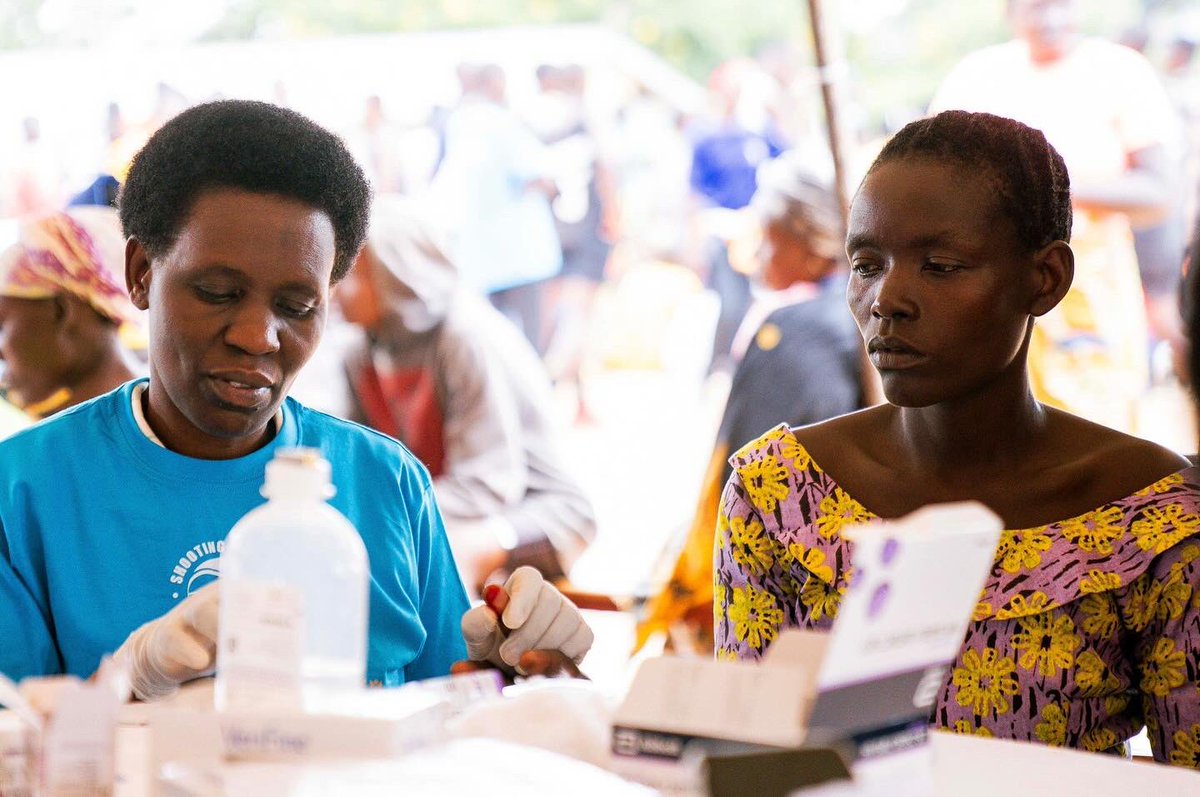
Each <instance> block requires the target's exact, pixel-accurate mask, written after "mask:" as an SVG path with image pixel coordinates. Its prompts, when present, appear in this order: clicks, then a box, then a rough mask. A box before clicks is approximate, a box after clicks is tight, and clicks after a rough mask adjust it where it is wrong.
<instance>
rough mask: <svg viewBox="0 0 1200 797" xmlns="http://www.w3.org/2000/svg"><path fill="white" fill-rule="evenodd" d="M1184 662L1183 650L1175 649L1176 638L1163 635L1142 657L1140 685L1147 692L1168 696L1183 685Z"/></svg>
mask: <svg viewBox="0 0 1200 797" xmlns="http://www.w3.org/2000/svg"><path fill="white" fill-rule="evenodd" d="M1184 664H1185V657H1184V654H1183V651H1182V650H1176V649H1175V642H1174V640H1172V639H1170V638H1169V637H1161V638H1160V639H1159V640H1158V641H1157V642H1155V643H1154V647H1153V648H1152V649H1151V650H1150V653H1149V654H1148V655H1147V656H1146V657H1145V658H1144V659H1142V682H1141V684H1139V685H1140V686H1141V688H1142V690H1143V691H1145V692H1149V693H1150V694H1152V695H1155V696H1157V697H1166V696H1167V695H1168V694H1170V693H1171V690H1172V689H1174V688H1175V687H1177V686H1183V682H1184V680H1185V678H1184V674H1183V668H1184Z"/></svg>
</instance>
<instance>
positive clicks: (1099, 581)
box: [1079, 570, 1121, 595]
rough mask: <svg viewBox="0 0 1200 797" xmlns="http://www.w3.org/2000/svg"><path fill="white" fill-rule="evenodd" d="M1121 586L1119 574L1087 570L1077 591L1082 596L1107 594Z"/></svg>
mask: <svg viewBox="0 0 1200 797" xmlns="http://www.w3.org/2000/svg"><path fill="white" fill-rule="evenodd" d="M1119 586H1121V575H1120V573H1101V572H1100V571H1099V570H1089V571H1088V574H1087V576H1086V577H1084V578H1083V579H1082V580H1081V581H1080V582H1079V591H1080V593H1082V594H1084V595H1091V594H1093V593H1096V592H1108V591H1109V590H1110V589H1116V588H1117V587H1119Z"/></svg>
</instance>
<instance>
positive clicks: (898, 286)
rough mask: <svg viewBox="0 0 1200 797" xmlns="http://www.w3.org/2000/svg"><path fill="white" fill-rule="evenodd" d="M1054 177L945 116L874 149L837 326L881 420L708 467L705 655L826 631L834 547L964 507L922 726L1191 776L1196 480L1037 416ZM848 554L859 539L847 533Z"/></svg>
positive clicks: (783, 440)
mask: <svg viewBox="0 0 1200 797" xmlns="http://www.w3.org/2000/svg"><path fill="white" fill-rule="evenodd" d="M1071 215H1072V214H1071V189H1070V180H1069V177H1068V174H1067V169H1066V165H1065V164H1064V162H1063V159H1062V157H1061V156H1060V155H1059V154H1058V153H1057V152H1056V151H1055V150H1054V148H1053V147H1052V146H1050V144H1049V143H1048V142H1047V140H1046V137H1045V136H1044V135H1043V134H1042V133H1041V132H1040V131H1037V130H1034V129H1032V128H1030V127H1027V126H1026V125H1023V124H1021V123H1020V122H1016V121H1013V120H1011V119H1004V118H1001V117H998V116H993V115H990V114H982V113H967V112H963V111H947V112H944V113H941V114H939V115H937V116H935V117H933V118H931V119H925V120H921V121H918V122H913V123H912V124H910V125H908V126H907V127H905V128H904V129H902V130H901V131H900V132H899V133H897V134H896V135H895V136H894V137H893V138H892V139H891V140H890V141H889V142H888V143H887V145H886V146H885V147H884V148H883V150H882V152H881V153H880V155H879V156H878V158H877V159H876V160H875V162H874V164H873V165H872V166H871V168H870V170H869V171H868V172H867V176H866V177H865V178H864V179H863V182H862V184H861V185H860V186H859V189H858V192H857V194H856V196H855V197H854V200H853V203H852V206H851V211H850V221H849V225H848V230H847V237H846V253H847V255H848V257H849V260H850V269H851V274H850V281H849V285H848V287H847V298H848V304H849V306H850V310H851V313H852V315H853V316H854V319H855V321H856V323H857V325H858V328H859V331H860V333H861V335H862V338H863V340H864V342H865V343H866V344H867V350H868V352H869V355H870V358H871V361H872V364H873V365H874V366H875V368H876V370H877V371H878V372H879V375H880V378H881V381H882V384H883V391H884V395H885V397H886V398H887V403H885V404H881V405H878V406H876V407H871V408H870V409H866V410H862V411H860V412H856V413H851V414H849V415H843V416H841V417H839V418H834V419H832V420H829V421H825V422H823V423H818V424H814V425H811V426H805V427H800V428H795V429H793V428H792V427H790V426H788V425H786V424H781V425H779V426H777V427H776V428H775V429H773V430H771V431H769V432H767V433H766V434H765V435H762V436H761V437H759V438H758V439H757V440H755V441H754V442H752V443H751V444H749V445H747V446H745V447H744V448H743V449H742V450H741V451H739V452H738V453H737V454H736V455H734V457H733V458H732V461H731V463H732V465H733V475H732V476H730V479H729V481H728V483H727V484H726V487H725V492H724V494H723V496H722V504H721V517H720V521H719V524H718V532H717V552H716V562H715V576H714V578H715V580H716V587H715V593H716V601H715V606H714V613H715V621H716V633H715V638H716V652H717V655H718V656H719V657H723V658H732V659H750V660H754V659H758V658H760V657H761V656H762V655H763V653H764V652H765V651H766V650H767V649H768V648H769V647H770V646H771V644H772V642H773V641H774V640H775V639H776V637H777V635H778V633H779V631H780V629H781V628H784V627H801V628H807V629H812V630H816V631H824V630H828V629H829V627H830V626H831V624H832V623H833V621H834V618H835V617H836V616H837V613H838V608H839V605H840V601H841V596H842V594H843V593H844V592H845V590H846V585H847V583H848V581H849V579H850V578H851V572H850V567H849V565H850V561H851V556H852V549H853V546H854V543H853V542H852V541H851V539H849V538H848V537H849V535H846V534H844V531H845V530H846V529H847V527H849V526H856V525H859V524H863V523H867V522H869V521H871V520H872V519H875V518H896V517H900V516H902V515H905V514H908V513H909V512H912V511H913V510H915V509H918V508H920V507H923V506H926V505H929V504H937V503H946V502H953V501H967V500H974V501H979V502H981V503H983V504H984V505H986V506H987V507H989V508H990V509H991V510H992V511H994V512H995V513H996V514H997V515H999V517H1000V518H1001V519H1002V520H1003V521H1004V525H1005V528H1006V529H1007V531H1005V532H1004V533H1003V534H1002V535H1001V538H1000V543H999V545H998V547H997V550H996V554H995V562H994V564H993V566H992V569H991V572H990V573H989V575H988V576H987V579H986V581H985V585H984V588H983V590H982V593H981V595H980V597H979V603H978V606H977V607H976V610H975V612H974V616H973V618H972V621H971V622H970V624H969V625H968V629H967V633H966V636H965V638H964V639H963V643H962V647H961V648H960V650H959V653H958V655H957V657H956V660H955V661H954V662H953V664H952V666H951V667H950V668H949V670H948V672H947V673H946V677H945V680H944V682H943V684H942V687H941V690H940V693H939V695H938V699H937V700H936V702H935V705H934V711H933V714H932V716H931V717H930V721H931V722H932V723H933V724H934V725H936V726H937V727H940V728H944V729H947V730H951V731H955V732H958V733H969V734H976V735H983V736H994V737H997V738H1004V739H1015V740H1020V741H1029V742H1036V743H1042V744H1048V745H1055V746H1066V747H1074V748H1080V749H1083V750H1089V751H1096V752H1112V753H1120V752H1124V746H1125V742H1126V740H1127V739H1129V738H1130V737H1132V736H1133V735H1135V734H1136V733H1138V732H1139V731H1140V730H1141V728H1142V727H1143V725H1144V726H1145V727H1146V728H1147V730H1148V733H1149V737H1150V742H1151V746H1152V747H1153V750H1154V756H1155V758H1156V759H1157V760H1159V761H1163V762H1168V763H1172V764H1177V765H1180V766H1187V767H1194V768H1198V767H1200V755H1198V751H1200V745H1198V744H1197V741H1200V688H1198V687H1200V673H1198V672H1197V671H1196V669H1195V666H1194V663H1195V662H1196V661H1197V660H1198V658H1200V604H1197V602H1196V600H1195V596H1196V595H1197V594H1200V472H1198V471H1197V470H1196V469H1195V468H1193V467H1191V466H1190V465H1189V463H1188V461H1187V460H1186V459H1185V458H1184V457H1182V456H1180V455H1179V454H1176V453H1174V452H1171V451H1169V450H1167V449H1165V448H1162V447H1161V446H1157V445H1154V444H1153V443H1149V442H1147V441H1145V440H1141V439H1139V438H1136V437H1131V436H1129V435H1126V434H1123V433H1121V432H1118V431H1115V430H1113V429H1109V428H1106V427H1104V426H1100V425H1098V424H1095V423H1092V422H1090V421H1087V420H1084V419H1082V418H1079V417H1077V416H1074V415H1070V414H1068V413H1066V412H1063V411H1061V410H1058V409H1055V408H1053V407H1050V406H1047V405H1045V404H1042V403H1041V402H1039V401H1037V400H1036V399H1035V398H1034V396H1033V392H1032V390H1031V386H1030V380H1029V375H1028V373H1027V370H1026V358H1027V356H1028V353H1029V345H1030V338H1031V335H1032V332H1033V330H1034V328H1035V326H1036V324H1037V323H1038V322H1039V321H1040V320H1041V319H1042V318H1043V317H1044V316H1045V315H1046V314H1047V313H1049V312H1050V311H1051V310H1053V309H1054V307H1055V306H1056V305H1058V304H1059V303H1060V302H1061V301H1062V300H1063V297H1064V296H1065V295H1066V294H1067V292H1068V290H1069V289H1070V285H1071V278H1072V276H1073V272H1074V266H1075V262H1074V255H1073V252H1072V249H1071V246H1070V244H1069V243H1068V241H1069V240H1070V238H1071ZM860 533H863V534H869V533H871V530H870V528H869V527H868V528H866V529H862V530H861V532H860Z"/></svg>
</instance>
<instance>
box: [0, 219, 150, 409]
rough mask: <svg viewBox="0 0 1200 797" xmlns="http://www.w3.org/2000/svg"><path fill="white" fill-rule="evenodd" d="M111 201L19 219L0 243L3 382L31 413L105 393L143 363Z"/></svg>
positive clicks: (137, 318) (10, 395)
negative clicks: (16, 233)
mask: <svg viewBox="0 0 1200 797" xmlns="http://www.w3.org/2000/svg"><path fill="white" fill-rule="evenodd" d="M124 269H125V238H124V236H122V235H121V224H120V221H119V220H118V218H117V213H116V211H115V210H113V209H111V208H72V209H70V210H69V211H66V212H59V213H54V214H53V215H49V216H45V217H43V218H40V219H37V220H35V221H32V222H30V223H28V224H25V225H23V226H22V227H21V231H20V239H19V240H18V241H17V243H15V244H13V245H12V246H10V247H9V248H8V249H6V250H5V251H4V252H3V253H0V364H2V365H3V376H0V387H2V388H3V390H4V392H5V394H6V396H7V398H8V400H9V401H10V402H12V403H13V404H15V405H16V406H18V407H20V408H22V409H23V410H24V411H25V412H26V413H27V414H28V415H30V416H31V417H32V418H34V419H40V418H44V417H46V416H48V415H51V414H53V413H55V412H58V411H59V410H63V409H66V408H67V407H71V406H74V405H76V404H79V403H81V402H84V401H87V400H88V399H90V398H94V397H96V396H99V395H100V394H102V393H107V392H108V391H110V390H112V389H113V388H115V387H117V386H118V385H120V384H122V383H123V382H127V381H129V380H130V379H132V378H133V377H134V376H136V375H138V374H140V373H141V372H142V371H143V370H144V368H143V366H142V364H141V362H139V361H138V359H137V358H136V357H135V356H133V355H132V353H131V352H130V350H129V349H128V348H127V347H126V346H125V345H124V344H123V342H122V332H124V333H125V337H124V340H126V341H132V340H135V339H136V338H137V337H139V336H140V335H141V320H142V319H141V313H140V312H139V311H138V310H137V308H135V307H134V306H133V305H132V304H131V303H130V302H129V295H128V294H127V293H126V292H125V287H124V276H123V273H124Z"/></svg>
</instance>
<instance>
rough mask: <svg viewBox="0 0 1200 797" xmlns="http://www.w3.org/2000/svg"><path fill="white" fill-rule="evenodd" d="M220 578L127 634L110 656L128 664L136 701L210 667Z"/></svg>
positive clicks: (156, 694) (166, 690)
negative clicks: (160, 615) (123, 641)
mask: <svg viewBox="0 0 1200 797" xmlns="http://www.w3.org/2000/svg"><path fill="white" fill-rule="evenodd" d="M218 586H220V582H217V583H215V584H209V585H208V586H207V587H205V588H204V589H202V590H200V591H199V592H196V593H195V594H193V595H189V596H188V597H187V598H185V599H184V600H183V602H181V603H180V604H179V605H178V606H176V607H175V608H174V609H172V610H171V611H169V612H167V613H166V614H165V615H163V616H162V617H159V618H158V619H157V620H151V621H150V622H148V623H146V624H145V625H143V626H142V627H141V628H139V629H138V630H136V631H134V632H133V633H132V634H130V635H129V638H128V639H126V640H125V643H124V644H123V645H121V647H120V649H119V650H117V652H116V654H115V656H114V658H116V659H118V660H123V661H124V662H126V663H127V664H128V667H129V676H130V686H131V688H132V689H133V694H134V696H136V697H137V698H139V699H141V700H158V699H159V698H163V697H167V696H168V695H170V694H173V693H174V692H175V690H176V689H178V688H179V685H180V684H181V683H183V682H184V681H190V680H191V679H193V678H196V677H198V676H200V675H203V674H205V673H206V672H208V671H209V670H211V669H212V668H213V666H214V664H215V663H216V658H217V608H218V605H219V601H220V593H219V592H218V591H217V588H218Z"/></svg>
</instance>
